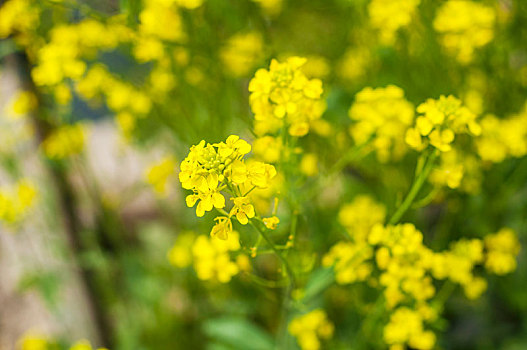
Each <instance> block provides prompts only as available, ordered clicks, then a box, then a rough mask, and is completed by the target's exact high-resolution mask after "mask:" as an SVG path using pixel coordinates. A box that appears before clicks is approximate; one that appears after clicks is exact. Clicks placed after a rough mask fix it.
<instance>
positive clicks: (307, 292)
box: [303, 268, 335, 302]
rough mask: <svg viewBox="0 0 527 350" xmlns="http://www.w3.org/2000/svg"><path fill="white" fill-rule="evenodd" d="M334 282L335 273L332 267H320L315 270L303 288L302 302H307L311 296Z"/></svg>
mask: <svg viewBox="0 0 527 350" xmlns="http://www.w3.org/2000/svg"><path fill="white" fill-rule="evenodd" d="M334 282H335V273H334V271H333V268H321V269H318V270H316V271H315V272H313V274H312V275H311V278H310V279H309V281H308V282H307V284H306V288H305V289H304V297H303V300H304V302H308V301H309V300H310V299H311V298H313V297H315V296H317V295H318V294H319V293H321V292H323V291H324V290H326V289H327V288H328V287H329V286H331V285H332V284H333V283H334Z"/></svg>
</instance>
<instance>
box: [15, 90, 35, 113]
mask: <svg viewBox="0 0 527 350" xmlns="http://www.w3.org/2000/svg"><path fill="white" fill-rule="evenodd" d="M37 106H38V101H37V97H36V96H35V94H34V93H32V92H31V91H19V92H18V93H17V95H16V97H15V98H14V100H13V104H12V111H13V114H14V117H15V118H17V117H18V116H21V115H25V114H28V113H29V112H32V111H34V110H35V109H36V108H37Z"/></svg>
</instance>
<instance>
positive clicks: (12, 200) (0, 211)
mask: <svg viewBox="0 0 527 350" xmlns="http://www.w3.org/2000/svg"><path fill="white" fill-rule="evenodd" d="M37 195H38V192H37V189H36V188H35V186H34V185H33V184H32V183H31V182H30V181H29V180H27V179H22V180H20V181H18V182H17V184H16V186H6V187H1V188H0V220H1V221H4V222H6V223H7V224H16V223H18V222H19V221H20V220H22V219H23V218H24V217H25V216H26V215H27V213H28V211H29V210H30V209H31V208H32V207H33V206H34V204H35V200H36V198H37Z"/></svg>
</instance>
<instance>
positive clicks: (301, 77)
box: [249, 57, 325, 136]
mask: <svg viewBox="0 0 527 350" xmlns="http://www.w3.org/2000/svg"><path fill="white" fill-rule="evenodd" d="M305 63H306V59H305V58H300V57H290V58H288V59H287V60H286V61H285V62H282V63H280V62H278V61H277V60H275V59H273V60H272V61H271V65H270V67H269V70H266V69H259V70H258V71H257V72H256V74H255V76H254V78H253V79H252V80H251V82H250V83H249V91H250V92H251V95H250V97H249V103H250V105H251V109H252V111H253V113H254V118H255V126H254V129H255V132H256V134H257V135H258V136H263V135H265V134H274V133H276V132H277V131H279V130H281V129H282V128H287V130H288V132H289V134H290V135H292V136H304V135H306V134H307V133H308V132H309V127H310V123H311V122H312V121H314V120H316V119H318V118H320V116H321V115H322V113H323V112H324V110H325V103H324V101H322V100H321V96H322V92H323V90H322V81H320V80H319V79H311V80H310V79H308V78H307V77H306V76H305V74H304V73H303V72H302V70H301V67H302V66H303V65H304V64H305Z"/></svg>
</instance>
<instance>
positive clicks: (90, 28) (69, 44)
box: [31, 19, 132, 86]
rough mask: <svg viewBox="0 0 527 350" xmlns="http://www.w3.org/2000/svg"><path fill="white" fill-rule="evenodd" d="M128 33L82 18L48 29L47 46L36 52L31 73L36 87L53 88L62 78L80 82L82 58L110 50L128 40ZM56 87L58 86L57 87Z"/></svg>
mask: <svg viewBox="0 0 527 350" xmlns="http://www.w3.org/2000/svg"><path fill="white" fill-rule="evenodd" d="M131 35H132V33H131V32H130V30H129V29H128V28H127V27H126V26H125V25H123V24H119V23H109V24H104V23H102V22H100V21H96V20H94V19H85V20H83V21H81V22H79V23H76V24H68V25H66V24H64V25H59V26H56V27H54V28H53V29H52V31H51V34H50V37H51V40H50V42H49V43H47V44H46V45H44V46H43V47H42V48H40V49H39V50H38V52H37V57H36V58H37V65H36V67H35V68H33V70H32V72H31V74H32V77H33V80H34V81H35V83H36V84H37V85H39V86H57V85H59V84H61V83H62V82H63V81H64V79H67V78H70V79H72V80H77V79H80V78H81V77H82V76H83V74H84V73H85V71H86V67H87V65H86V63H85V62H84V60H83V59H84V57H90V56H91V57H93V56H95V55H96V54H97V51H98V50H111V49H114V48H115V47H116V46H117V45H118V44H119V43H120V42H122V41H126V40H130V38H131ZM59 86H60V85H59Z"/></svg>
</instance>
